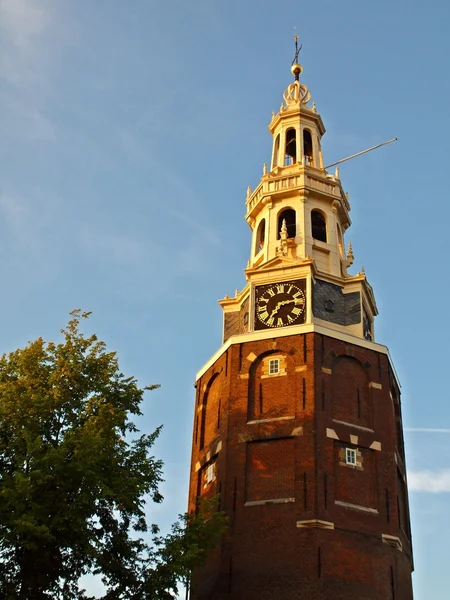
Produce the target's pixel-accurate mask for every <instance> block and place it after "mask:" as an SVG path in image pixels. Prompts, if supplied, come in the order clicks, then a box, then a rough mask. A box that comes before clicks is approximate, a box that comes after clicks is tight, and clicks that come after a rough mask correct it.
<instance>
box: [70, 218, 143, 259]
mask: <svg viewBox="0 0 450 600" xmlns="http://www.w3.org/2000/svg"><path fill="white" fill-rule="evenodd" d="M79 240H80V243H81V245H82V247H83V249H84V250H85V251H86V252H87V253H88V254H92V256H93V257H95V259H97V260H98V259H99V258H101V259H107V260H108V262H115V263H122V264H129V263H134V262H135V261H137V260H139V259H140V258H141V255H142V249H141V247H140V245H139V243H138V241H137V240H135V239H133V238H131V237H129V236H126V235H124V234H122V233H120V232H117V231H112V230H110V231H107V230H101V229H95V228H93V227H87V226H85V227H82V228H81V230H80V232H79Z"/></svg>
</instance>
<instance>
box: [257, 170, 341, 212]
mask: <svg viewBox="0 0 450 600" xmlns="http://www.w3.org/2000/svg"><path fill="white" fill-rule="evenodd" d="M300 169H301V170H298V171H297V172H296V173H292V172H291V173H289V172H286V174H283V175H280V176H279V177H277V178H267V179H263V181H261V183H260V184H259V185H258V187H257V188H256V189H255V190H254V191H253V192H252V193H251V194H250V195H249V196H248V198H247V216H248V215H250V214H251V213H252V212H253V211H254V209H255V208H256V207H257V206H258V204H259V203H260V202H261V200H262V199H263V197H264V196H267V195H271V194H276V193H277V192H282V191H284V190H288V189H292V190H295V189H296V188H301V187H305V188H307V189H312V190H318V191H320V192H324V193H326V194H329V195H331V196H335V197H336V198H342V199H343V202H344V206H345V208H346V209H347V210H349V209H350V206H349V203H348V201H347V199H346V198H345V194H344V193H343V190H342V188H341V186H340V184H339V182H338V181H336V180H334V178H333V179H332V180H330V181H329V180H325V179H324V175H322V172H321V173H320V175H319V176H314V174H312V173H306V172H305V169H304V168H301V167H300Z"/></svg>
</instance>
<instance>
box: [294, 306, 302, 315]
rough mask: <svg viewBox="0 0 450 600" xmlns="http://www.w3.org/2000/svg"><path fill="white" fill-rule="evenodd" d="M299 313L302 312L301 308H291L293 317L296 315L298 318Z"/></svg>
mask: <svg viewBox="0 0 450 600" xmlns="http://www.w3.org/2000/svg"><path fill="white" fill-rule="evenodd" d="M301 312H302V309H301V308H297V307H295V308H293V309H292V313H293V314H294V315H297V317H298V315H299V314H301Z"/></svg>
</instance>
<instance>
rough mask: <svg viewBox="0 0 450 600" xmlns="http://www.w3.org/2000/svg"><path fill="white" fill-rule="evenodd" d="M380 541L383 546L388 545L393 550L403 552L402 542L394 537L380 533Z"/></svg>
mask: <svg viewBox="0 0 450 600" xmlns="http://www.w3.org/2000/svg"><path fill="white" fill-rule="evenodd" d="M381 539H382V540H383V543H384V544H389V545H390V546H392V547H393V548H396V549H397V550H400V552H403V544H402V541H401V539H400V538H399V537H397V536H396V535H388V534H387V533H382V534H381Z"/></svg>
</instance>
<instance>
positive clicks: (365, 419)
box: [329, 356, 372, 427]
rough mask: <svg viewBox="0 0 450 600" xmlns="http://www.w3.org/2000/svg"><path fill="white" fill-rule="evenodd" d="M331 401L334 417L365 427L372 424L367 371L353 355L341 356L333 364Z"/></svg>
mask: <svg viewBox="0 0 450 600" xmlns="http://www.w3.org/2000/svg"><path fill="white" fill-rule="evenodd" d="M329 397H330V401H331V403H332V406H333V418H334V419H337V420H338V421H345V422H346V423H354V424H356V425H362V426H364V427H370V426H371V424H372V410H371V402H370V393H369V382H368V378H367V372H366V371H365V369H364V367H363V365H362V364H361V363H360V362H359V361H358V360H356V359H355V358H353V357H350V356H339V357H338V358H337V359H335V361H334V363H333V366H332V376H331V390H330V396H329Z"/></svg>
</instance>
